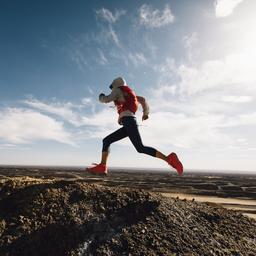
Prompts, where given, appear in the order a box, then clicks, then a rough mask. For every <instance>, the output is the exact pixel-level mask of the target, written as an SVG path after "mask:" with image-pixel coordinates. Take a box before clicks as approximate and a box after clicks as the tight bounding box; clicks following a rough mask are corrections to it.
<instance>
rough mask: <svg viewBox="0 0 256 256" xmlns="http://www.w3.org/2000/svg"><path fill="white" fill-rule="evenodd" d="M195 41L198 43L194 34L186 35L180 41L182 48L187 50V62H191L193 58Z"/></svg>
mask: <svg viewBox="0 0 256 256" xmlns="http://www.w3.org/2000/svg"><path fill="white" fill-rule="evenodd" d="M197 41H198V34H197V33H196V32H193V33H191V34H189V35H186V36H184V37H183V39H182V42H183V44H184V47H185V48H186V49H187V52H188V59H189V61H191V60H192V59H193V58H194V53H195V44H196V43H197Z"/></svg>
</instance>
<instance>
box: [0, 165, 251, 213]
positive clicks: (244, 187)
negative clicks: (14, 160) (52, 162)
mask: <svg viewBox="0 0 256 256" xmlns="http://www.w3.org/2000/svg"><path fill="white" fill-rule="evenodd" d="M9 177H23V178H24V177H29V178H43V179H54V180H59V179H65V180H80V181H85V182H87V183H95V184H102V185H106V186H109V187H130V188H139V189H146V190H149V191H154V192H160V193H162V194H163V195H164V196H168V197H169V196H172V197H179V198H181V199H187V200H197V201H202V202H209V203H218V204H221V205H222V206H223V207H226V208H228V209H236V210H238V211H240V212H242V213H243V214H246V215H248V216H250V217H253V218H256V175H255V174H248V173H247V174H245V173H241V174H238V173H235V174H230V173H224V172H215V173H213V172H209V173H206V172H187V173H185V175H184V176H183V177H178V176H177V175H176V173H175V172H171V171H169V172H167V171H163V170H148V169H144V170H142V169H136V168H133V169H123V168H113V169H110V171H109V175H108V176H104V177H101V176H95V175H90V174H88V173H86V172H85V171H84V168H80V167H38V166H28V167H26V166H2V167H0V180H2V181H3V180H5V179H8V178H9Z"/></svg>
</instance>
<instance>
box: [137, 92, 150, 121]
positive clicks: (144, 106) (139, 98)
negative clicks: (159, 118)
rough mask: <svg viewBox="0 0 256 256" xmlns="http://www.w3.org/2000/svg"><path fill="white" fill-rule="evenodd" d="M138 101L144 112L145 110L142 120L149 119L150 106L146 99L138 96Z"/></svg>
mask: <svg viewBox="0 0 256 256" xmlns="http://www.w3.org/2000/svg"><path fill="white" fill-rule="evenodd" d="M137 100H138V102H139V103H140V104H141V106H142V110H143V116H142V120H146V119H148V115H149V106H148V103H147V101H146V99H145V98H144V97H142V96H137Z"/></svg>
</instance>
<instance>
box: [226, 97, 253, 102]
mask: <svg viewBox="0 0 256 256" xmlns="http://www.w3.org/2000/svg"><path fill="white" fill-rule="evenodd" d="M252 100H253V98H252V97H251V96H236V95H227V96H223V97H222V101H224V102H230V103H246V102H250V101H252Z"/></svg>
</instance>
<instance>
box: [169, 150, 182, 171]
mask: <svg viewBox="0 0 256 256" xmlns="http://www.w3.org/2000/svg"><path fill="white" fill-rule="evenodd" d="M167 158H168V164H169V165H170V166H171V167H173V168H175V169H176V170H177V173H178V174H179V175H180V176H181V175H182V173H183V165H182V163H181V162H180V160H179V158H178V156H177V155H176V154H175V153H171V154H170V155H169V156H168V157H167Z"/></svg>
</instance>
